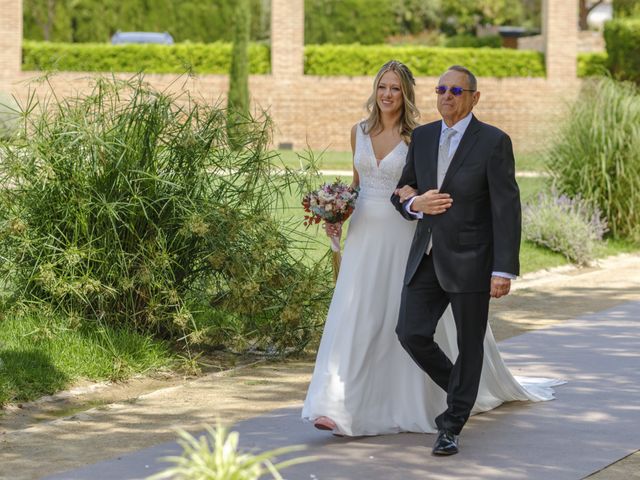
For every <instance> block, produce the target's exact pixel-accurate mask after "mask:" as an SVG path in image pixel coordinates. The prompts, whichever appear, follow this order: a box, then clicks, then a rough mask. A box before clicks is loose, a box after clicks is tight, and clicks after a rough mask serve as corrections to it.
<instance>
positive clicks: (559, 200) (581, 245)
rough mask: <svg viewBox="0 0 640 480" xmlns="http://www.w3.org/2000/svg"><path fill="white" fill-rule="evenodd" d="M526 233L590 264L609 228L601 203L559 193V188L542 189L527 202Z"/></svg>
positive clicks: (573, 257) (579, 263)
mask: <svg viewBox="0 0 640 480" xmlns="http://www.w3.org/2000/svg"><path fill="white" fill-rule="evenodd" d="M522 225H523V227H522V230H523V236H524V238H525V239H526V240H529V241H531V242H533V243H536V244H538V245H541V246H544V247H547V248H549V249H551V250H553V251H555V252H559V253H561V254H563V255H564V256H565V257H567V259H569V260H570V261H572V262H574V263H577V264H578V265H588V264H589V262H591V261H592V260H593V259H594V257H595V247H596V246H597V244H598V242H599V241H601V240H602V237H603V235H604V233H605V232H606V231H607V224H606V221H605V220H604V219H603V218H602V214H601V212H600V210H599V209H598V208H597V207H591V206H590V205H589V204H588V203H587V202H585V201H584V200H583V199H582V198H580V197H576V198H573V199H572V198H569V197H568V196H566V195H559V194H558V192H557V191H556V190H552V191H551V192H541V193H540V194H539V195H538V197H537V199H536V200H535V201H532V202H530V203H526V204H525V205H524V208H523V219H522Z"/></svg>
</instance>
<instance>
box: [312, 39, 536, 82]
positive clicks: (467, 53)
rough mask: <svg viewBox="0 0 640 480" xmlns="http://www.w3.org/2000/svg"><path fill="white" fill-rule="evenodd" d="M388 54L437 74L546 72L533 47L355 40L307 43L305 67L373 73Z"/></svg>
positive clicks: (327, 72)
mask: <svg viewBox="0 0 640 480" xmlns="http://www.w3.org/2000/svg"><path fill="white" fill-rule="evenodd" d="M390 58H395V59H397V60H400V61H401V62H403V63H406V64H407V65H408V66H409V68H411V69H412V70H413V73H414V74H415V75H426V76H438V75H440V74H442V72H443V71H445V70H446V69H447V67H449V66H451V65H454V64H459V65H465V66H466V67H468V68H469V69H470V70H471V71H473V72H474V73H475V74H476V75H478V76H486V77H541V76H544V74H545V67H544V58H543V56H542V54H540V53H538V52H533V51H524V50H512V49H489V48H480V49H473V48H456V49H448V48H438V47H419V46H389V45H375V46H374V45H369V46H363V45H358V44H354V45H307V46H306V47H305V69H304V70H305V73H307V74H309V75H349V76H357V75H374V74H375V73H376V72H377V71H378V69H379V68H380V65H383V64H384V63H385V62H388V61H389V59H390Z"/></svg>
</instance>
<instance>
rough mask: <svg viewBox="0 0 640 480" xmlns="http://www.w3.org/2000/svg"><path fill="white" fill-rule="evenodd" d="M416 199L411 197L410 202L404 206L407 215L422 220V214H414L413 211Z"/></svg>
mask: <svg viewBox="0 0 640 480" xmlns="http://www.w3.org/2000/svg"><path fill="white" fill-rule="evenodd" d="M415 199H416V197H411V198H410V199H409V200H407V201H406V203H405V204H404V209H405V210H406V211H407V213H408V214H409V215H411V216H412V217H415V218H422V212H413V211H411V204H412V203H413V201H414V200H415Z"/></svg>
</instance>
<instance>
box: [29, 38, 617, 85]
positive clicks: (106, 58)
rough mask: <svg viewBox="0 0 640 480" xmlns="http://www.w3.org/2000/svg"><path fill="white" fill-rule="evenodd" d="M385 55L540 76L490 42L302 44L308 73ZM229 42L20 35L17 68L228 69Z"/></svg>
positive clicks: (524, 57)
mask: <svg viewBox="0 0 640 480" xmlns="http://www.w3.org/2000/svg"><path fill="white" fill-rule="evenodd" d="M391 58H396V59H398V60H401V61H404V62H406V63H407V64H408V65H409V66H410V67H411V68H412V70H413V71H414V74H415V75H427V76H437V75H440V73H442V71H443V70H445V69H446V68H447V67H448V66H450V65H453V64H455V63H458V64H462V65H466V66H468V67H469V68H471V69H472V70H473V71H474V72H475V73H476V74H477V75H478V76H494V77H541V76H544V74H545V67H544V57H543V56H542V54H540V53H537V52H532V51H524V50H520V51H519V50H510V49H494V48H481V49H472V48H456V49H448V48H440V47H421V46H391V45H377V46H363V45H358V44H353V45H307V46H306V47H305V73H307V74H309V75H319V76H330V75H349V76H357V75H373V74H375V73H376V72H377V70H378V68H380V66H381V65H382V64H384V63H385V62H386V61H388V60H389V59H391ZM230 61H231V44H230V43H222V42H216V43H211V44H201V43H181V44H176V45H172V46H165V45H109V44H87V43H85V44H67V43H48V42H33V41H25V42H24V43H23V66H22V68H23V70H26V71H29V70H60V71H85V72H86V71H107V72H109V71H113V72H138V71H145V72H147V73H182V72H185V71H186V70H189V68H190V67H189V66H191V69H192V71H193V72H194V73H201V74H206V73H215V74H227V73H229V68H230ZM249 61H250V73H252V74H265V73H269V72H270V51H269V47H268V46H266V45H264V44H257V43H251V44H249ZM606 67H607V55H606V53H581V54H579V55H578V75H579V76H580V77H585V76H591V75H600V74H603V73H604V72H605V71H606Z"/></svg>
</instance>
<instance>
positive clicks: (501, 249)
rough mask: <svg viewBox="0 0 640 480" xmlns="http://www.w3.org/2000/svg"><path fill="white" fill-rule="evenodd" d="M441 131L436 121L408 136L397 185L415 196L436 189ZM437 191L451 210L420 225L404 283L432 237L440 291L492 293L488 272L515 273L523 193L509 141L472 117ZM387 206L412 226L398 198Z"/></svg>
mask: <svg viewBox="0 0 640 480" xmlns="http://www.w3.org/2000/svg"><path fill="white" fill-rule="evenodd" d="M441 125H442V124H441V121H440V120H439V121H437V122H433V123H429V124H427V125H423V126H420V127H418V128H416V129H415V130H414V131H413V134H412V136H411V143H410V145H409V152H408V154H407V163H406V165H405V167H404V170H403V172H402V176H401V177H400V181H399V182H398V187H402V186H404V185H411V186H412V187H414V188H416V189H417V190H418V193H419V194H421V193H424V192H426V191H427V190H432V189H435V188H437V166H438V144H439V139H440V132H441V129H442V127H441ZM440 191H441V192H442V193H449V194H450V195H451V198H452V199H453V205H452V206H451V208H449V209H448V210H447V211H446V212H445V213H443V214H440V215H427V214H425V215H424V216H423V218H422V219H421V220H419V221H418V226H417V228H416V233H415V236H414V238H413V243H412V245H411V251H410V253H409V259H408V262H407V270H406V274H405V279H404V281H405V284H408V283H409V282H411V279H412V278H413V276H414V274H415V272H416V270H417V269H418V267H419V266H420V262H421V261H422V258H423V256H424V254H425V251H426V249H427V244H428V243H429V239H430V238H431V237H433V250H432V254H433V264H434V267H435V269H436V275H437V276H438V281H439V282H440V285H441V286H442V288H443V289H444V290H445V291H448V292H458V293H462V292H484V291H489V289H490V285H491V272H492V271H495V272H505V273H511V274H514V275H518V274H519V270H520V263H519V258H518V256H519V251H520V229H521V213H520V192H519V189H518V184H517V183H516V180H515V162H514V158H513V149H512V146H511V139H510V138H509V136H508V135H507V134H506V133H504V132H503V131H501V130H499V129H498V128H495V127H492V126H491V125H487V124H486V123H482V122H480V121H479V120H477V119H476V118H475V116H473V117H472V119H471V122H470V123H469V126H468V127H467V130H466V131H465V133H464V135H463V137H462V139H461V140H460V144H459V145H458V149H457V150H456V153H455V155H454V156H453V158H452V160H451V164H450V165H449V169H448V170H447V174H446V176H445V178H444V180H443V182H442V186H441V188H440ZM391 201H392V203H393V204H394V205H395V207H396V209H397V210H398V211H399V212H400V213H401V214H402V215H403V216H404V217H405V218H407V219H408V220H415V217H413V216H411V215H410V214H409V213H408V212H407V211H406V210H405V207H404V204H401V203H400V199H399V198H398V196H396V195H393V196H392V197H391Z"/></svg>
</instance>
